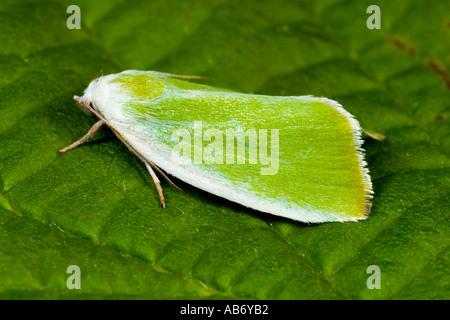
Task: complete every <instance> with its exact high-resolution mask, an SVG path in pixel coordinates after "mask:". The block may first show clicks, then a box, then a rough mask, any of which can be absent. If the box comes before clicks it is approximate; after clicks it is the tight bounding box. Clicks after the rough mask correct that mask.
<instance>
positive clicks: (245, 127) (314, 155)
mask: <svg viewBox="0 0 450 320" xmlns="http://www.w3.org/2000/svg"><path fill="white" fill-rule="evenodd" d="M183 78H189V76H178V75H173V74H168V73H161V72H155V71H136V70H129V71H124V72H121V73H118V74H111V75H107V76H102V77H100V78H97V79H94V80H93V81H91V83H90V84H89V86H88V87H87V89H86V90H85V92H84V95H83V96H82V97H78V96H75V97H74V99H75V101H76V102H77V104H78V105H79V107H80V108H81V109H82V110H83V111H85V112H86V113H87V114H89V115H92V116H95V117H96V118H98V121H97V122H96V123H95V124H94V125H93V126H92V128H91V129H90V130H89V131H88V133H87V134H86V135H85V136H83V137H82V138H81V139H79V140H78V141H76V142H74V143H72V144H71V145H69V146H67V147H65V148H64V149H61V150H60V152H61V153H64V152H66V151H68V150H71V149H73V148H75V147H77V146H79V145H80V144H82V143H83V142H85V141H86V140H88V139H89V138H91V137H92V136H93V135H94V134H95V132H97V131H98V130H99V128H100V127H102V126H103V125H106V126H108V127H109V128H110V129H111V130H112V131H113V132H114V134H115V135H116V136H117V137H118V138H119V139H120V140H121V141H122V142H123V143H124V144H125V145H126V146H127V147H128V148H129V150H130V151H131V152H133V153H134V154H135V155H136V156H137V157H138V158H139V159H140V160H142V161H143V163H144V164H145V166H146V168H147V170H148V172H149V173H150V176H151V177H152V179H153V181H154V183H155V185H156V189H157V192H158V194H159V199H160V203H161V206H163V207H164V206H165V199H164V194H163V190H162V187H161V183H160V180H159V178H158V175H159V176H161V177H163V178H164V179H165V180H167V181H168V182H169V183H170V184H171V185H172V186H174V187H176V185H175V184H174V183H173V182H172V181H171V179H170V178H169V177H168V175H170V176H173V177H176V178H178V179H180V180H182V181H184V182H185V183H187V184H190V185H192V186H194V187H197V188H199V189H202V190H205V191H206V192H209V193H211V194H214V195H217V196H219V197H222V198H225V199H228V200H230V201H233V202H236V203H239V204H241V205H243V206H245V207H249V208H252V209H255V210H258V211H261V212H265V213H269V214H273V215H277V216H281V217H285V218H289V219H293V220H296V221H302V222H313V223H315V222H327V221H357V220H361V219H365V218H366V217H367V216H368V215H369V213H370V209H371V199H372V198H373V190H372V183H371V179H370V175H369V170H368V168H367V163H366V162H365V160H364V150H363V148H362V144H363V140H362V133H363V130H362V129H361V127H360V125H359V123H358V121H357V120H356V119H355V118H354V117H353V116H352V115H351V114H350V113H348V112H347V111H346V110H344V108H343V107H342V106H341V105H340V104H339V103H337V102H336V101H333V100H330V99H327V98H317V97H312V96H269V95H257V94H244V93H237V92H233V91H229V90H225V89H220V88H215V87H212V86H208V85H204V84H198V83H194V82H192V81H189V80H188V79H183ZM176 188H178V187H176Z"/></svg>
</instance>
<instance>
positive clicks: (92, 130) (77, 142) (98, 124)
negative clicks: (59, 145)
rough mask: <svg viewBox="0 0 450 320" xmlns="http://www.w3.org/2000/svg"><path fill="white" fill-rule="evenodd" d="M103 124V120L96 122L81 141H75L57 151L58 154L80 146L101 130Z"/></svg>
mask: <svg viewBox="0 0 450 320" xmlns="http://www.w3.org/2000/svg"><path fill="white" fill-rule="evenodd" d="M104 124H105V122H104V121H103V120H99V121H97V122H96V123H95V124H94V125H93V126H92V127H91V128H90V129H89V131H88V133H86V135H84V136H83V137H82V138H81V139H79V140H77V141H75V142H74V143H72V144H70V145H68V146H67V147H65V148H63V149H61V150H59V153H64V152H66V151H69V150H72V149H74V148H76V147H78V146H79V145H80V144H82V143H84V142H85V141H86V140H88V139H89V138H91V137H92V136H93V135H94V134H95V133H96V132H97V131H98V129H100V128H101V126H102V125H104Z"/></svg>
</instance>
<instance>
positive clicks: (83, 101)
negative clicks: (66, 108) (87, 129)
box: [73, 96, 94, 117]
mask: <svg viewBox="0 0 450 320" xmlns="http://www.w3.org/2000/svg"><path fill="white" fill-rule="evenodd" d="M73 99H74V100H75V101H76V103H77V105H78V107H79V108H80V109H81V110H83V112H84V113H85V114H86V115H88V116H89V117H93V116H94V114H93V113H92V111H91V110H89V108H88V107H87V106H86V99H84V96H83V97H79V96H74V97H73Z"/></svg>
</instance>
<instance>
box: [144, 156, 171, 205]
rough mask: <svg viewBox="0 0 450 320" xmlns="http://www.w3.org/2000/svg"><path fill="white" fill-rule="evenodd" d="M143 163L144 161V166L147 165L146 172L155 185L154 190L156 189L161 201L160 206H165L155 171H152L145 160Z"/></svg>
mask: <svg viewBox="0 0 450 320" xmlns="http://www.w3.org/2000/svg"><path fill="white" fill-rule="evenodd" d="M144 163H145V166H146V167H147V170H148V172H149V173H150V175H151V176H152V179H153V182H154V183H155V186H156V190H158V194H159V200H160V202H161V207H163V208H165V207H166V201H165V200H164V195H163V191H162V188H161V183H160V182H159V179H158V177H157V176H156V173H155V172H154V171H153V169H152V167H151V166H150V165H149V164H148V163H147V162H144Z"/></svg>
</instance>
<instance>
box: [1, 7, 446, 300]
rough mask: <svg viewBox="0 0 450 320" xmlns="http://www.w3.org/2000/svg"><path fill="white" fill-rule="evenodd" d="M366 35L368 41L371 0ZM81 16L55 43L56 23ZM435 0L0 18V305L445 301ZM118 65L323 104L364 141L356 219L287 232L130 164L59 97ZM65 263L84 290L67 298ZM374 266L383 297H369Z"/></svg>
mask: <svg viewBox="0 0 450 320" xmlns="http://www.w3.org/2000/svg"><path fill="white" fill-rule="evenodd" d="M374 2H376V4H378V5H379V6H380V9H381V29H379V30H377V29H374V30H370V29H368V28H367V27H366V20H367V18H368V17H369V14H367V13H366V9H367V7H368V6H369V5H371V4H375V3H374ZM71 4H77V5H78V6H79V7H80V9H81V19H82V25H81V29H80V30H76V29H74V30H69V29H68V28H67V27H66V19H67V18H68V17H69V15H70V14H67V13H66V9H67V7H68V6H69V5H71ZM449 11H450V5H449V3H448V1H447V2H446V1H439V0H434V1H427V2H425V1H413V0H411V1H395V3H394V2H393V1H337V0H336V1H335V0H327V1H314V2H311V1H280V0H276V1H275V0H266V1H258V2H254V3H250V2H243V1H210V0H209V1H208V0H204V1H203V0H202V1H200V0H197V1H190V2H186V1H175V0H170V1H167V0H164V1H153V2H151V3H150V2H147V1H123V0H115V1H111V0H109V1H95V2H94V1H87V0H83V1H77V2H76V3H72V2H69V1H50V0H49V1H16V0H3V1H2V2H1V4H0V30H2V32H0V43H1V46H0V187H1V193H0V243H1V246H0V298H3V299H8V298H19V299H21V298H51V299H56V298H150V299H158V298H159V299H176V298H190V299H218V298H230V299H241V298H251V299H449V298H450V277H449V271H450V270H449V268H448V266H449V262H450V251H449V243H450V239H449V234H450V230H449V211H448V208H449V200H450V197H449V190H450V174H449V173H450V170H449V168H450V159H449V155H450V125H449V124H450V123H449V118H450V103H449V101H450V80H449V79H450V76H449V72H450V55H449V52H450V50H449V49H450V47H449V44H450V27H449V25H450V20H449V18H448V12H449ZM126 69H142V70H157V71H164V72H171V73H176V74H189V75H203V76H207V77H209V78H210V79H211V80H210V81H208V82H204V83H208V84H210V85H213V86H217V87H223V88H228V89H232V90H234V91H240V92H244V93H251V92H254V93H262V94H272V95H308V94H311V95H316V96H324V97H327V98H330V99H334V100H337V101H339V102H340V103H341V104H342V105H343V106H344V107H345V108H346V109H347V110H348V111H349V112H350V113H352V114H354V115H355V116H356V118H357V119H358V120H360V122H361V124H362V126H363V127H364V128H367V129H371V130H375V131H378V132H381V133H383V134H384V135H385V136H386V139H385V140H384V141H382V142H379V141H373V140H367V141H366V143H365V149H366V153H367V154H366V156H367V162H368V163H369V168H370V171H371V176H372V178H373V182H374V190H375V198H374V202H373V209H372V213H371V215H370V217H369V218H368V219H367V220H364V221H361V222H357V223H325V224H312V225H307V224H301V223H296V222H292V221H289V220H285V219H281V218H276V217H273V216H270V215H266V214H262V213H259V212H256V211H252V210H248V209H246V208H244V207H241V206H239V205H237V204H233V203H230V202H228V201H226V200H223V199H220V198H217V197H214V196H211V195H209V194H207V193H205V192H202V191H199V190H197V189H195V188H192V187H190V186H188V185H185V184H183V183H181V182H180V181H176V183H177V184H179V185H180V186H181V187H182V189H183V190H184V191H185V192H184V193H180V192H178V191H177V190H175V189H174V188H172V187H170V186H169V185H168V184H167V183H163V188H164V192H165V195H166V200H167V204H168V207H167V208H166V209H161V208H159V206H158V196H157V193H156V190H155V188H154V186H153V183H152V182H151V179H150V178H149V177H148V175H147V173H146V170H145V167H144V166H143V164H142V163H141V162H140V161H139V160H138V159H137V158H136V157H135V156H134V155H132V154H131V153H130V152H129V151H128V150H127V148H126V147H125V146H124V145H122V144H121V143H120V142H119V141H118V140H117V139H116V138H115V137H114V135H113V134H112V133H111V132H109V131H108V130H107V129H103V130H102V131H101V133H100V134H98V135H97V136H96V138H95V139H93V140H92V141H91V142H90V143H87V144H85V145H83V146H81V147H79V148H77V149H75V150H73V151H71V152H69V153H67V154H64V155H63V156H59V155H58V150H59V149H61V148H62V147H65V146H66V145H68V144H70V143H71V142H73V141H75V140H76V139H78V138H79V137H81V136H82V135H84V134H85V133H86V132H87V130H88V129H89V128H90V126H91V125H92V124H93V123H94V120H93V119H89V118H88V117H86V116H85V115H84V113H82V112H81V111H80V110H79V109H78V108H77V107H76V105H75V103H74V102H73V100H72V96H73V95H75V94H78V95H79V94H81V93H82V91H83V90H84V89H85V88H86V87H87V85H88V84H89V81H90V80H92V79H94V78H96V77H98V76H100V75H102V74H109V73H116V72H120V71H122V70H126ZM70 265H78V266H79V267H80V270H81V289H80V290H76V289H74V290H69V289H68V288H67V286H66V281H67V278H68V277H69V274H67V273H66V271H67V267H68V266H70ZM370 265H377V266H379V268H380V272H381V278H380V281H381V289H372V290H371V289H369V288H368V287H367V279H368V278H369V276H370V274H368V273H367V268H368V267H369V266H370Z"/></svg>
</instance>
